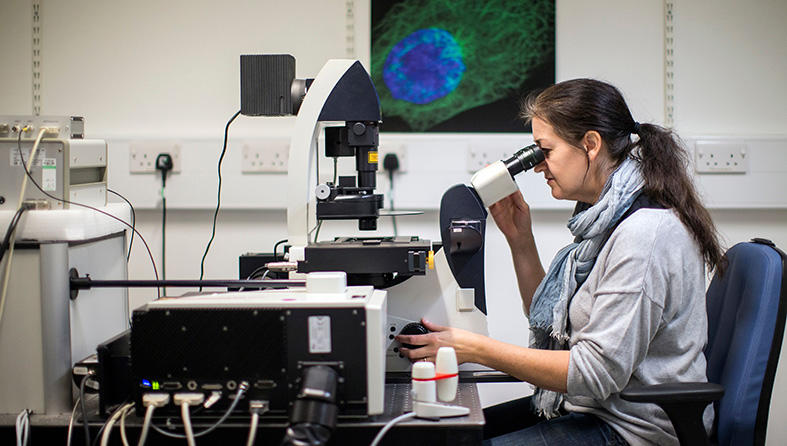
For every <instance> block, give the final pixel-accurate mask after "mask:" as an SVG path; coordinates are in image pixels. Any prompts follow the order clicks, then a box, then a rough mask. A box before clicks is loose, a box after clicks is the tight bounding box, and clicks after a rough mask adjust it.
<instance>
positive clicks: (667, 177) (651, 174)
mask: <svg viewBox="0 0 787 446" xmlns="http://www.w3.org/2000/svg"><path fill="white" fill-rule="evenodd" d="M638 134H639V140H638V141H636V142H635V143H633V144H634V147H633V149H634V150H633V155H634V157H636V158H638V159H639V161H640V166H641V169H642V176H643V177H644V178H645V186H644V188H643V192H644V193H645V194H646V195H647V196H648V197H650V198H651V199H652V200H655V201H656V202H657V203H659V204H661V205H662V206H665V207H669V208H673V209H675V211H676V212H677V213H678V216H679V217H680V220H681V222H683V224H684V225H686V227H687V228H688V229H689V231H690V232H691V234H692V236H693V237H694V240H695V241H696V242H697V244H698V245H699V247H700V250H701V251H702V256H703V259H704V260H705V263H706V264H707V265H708V266H709V267H710V268H711V269H715V270H717V271H718V272H723V270H724V269H725V268H724V261H723V254H722V248H721V245H720V243H719V237H718V233H717V231H716V228H715V226H714V224H713V220H712V219H711V216H710V213H709V212H708V210H707V209H705V207H704V206H703V205H702V203H701V202H700V199H699V195H698V194H697V191H696V189H695V187H694V183H693V182H692V179H691V177H689V174H688V167H689V166H688V154H687V151H686V150H685V149H684V148H683V145H682V144H681V142H680V140H679V139H678V137H677V135H675V134H674V133H673V132H672V131H670V130H668V129H665V128H663V127H661V126H658V125H655V124H645V123H643V124H640V125H639V133H638Z"/></svg>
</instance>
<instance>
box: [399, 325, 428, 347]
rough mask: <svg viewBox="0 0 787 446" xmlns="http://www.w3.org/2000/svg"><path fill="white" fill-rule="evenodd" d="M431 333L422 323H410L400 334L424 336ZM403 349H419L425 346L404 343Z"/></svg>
mask: <svg viewBox="0 0 787 446" xmlns="http://www.w3.org/2000/svg"><path fill="white" fill-rule="evenodd" d="M427 333H429V329H428V328H426V327H425V326H424V324H422V323H420V322H410V323H409V324H407V325H405V326H404V328H402V331H400V332H399V334H403V335H422V334H427ZM402 347H405V348H409V349H411V350H412V349H416V348H419V347H423V345H413V344H405V343H402Z"/></svg>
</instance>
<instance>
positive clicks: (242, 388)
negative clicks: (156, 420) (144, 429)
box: [150, 381, 249, 439]
mask: <svg viewBox="0 0 787 446" xmlns="http://www.w3.org/2000/svg"><path fill="white" fill-rule="evenodd" d="M248 387H249V383H247V382H246V381H243V382H242V383H240V384H239V385H238V391H237V392H236V393H235V399H233V401H232V404H230V407H229V408H228V409H227V411H226V412H224V415H222V416H221V418H219V420H218V421H216V423H214V424H213V425H212V426H210V427H208V428H206V429H205V430H203V431H200V432H196V433H195V434H194V437H195V438H196V437H202V436H203V435H208V434H209V433H211V432H213V431H214V430H215V429H216V428H217V427H219V426H221V424H222V423H224V421H225V420H226V419H227V417H229V416H230V414H231V413H232V411H233V410H235V407H237V406H238V403H239V402H240V399H241V397H242V396H243V394H244V393H245V392H246V389H248ZM150 427H152V428H153V430H155V431H156V432H158V433H160V434H161V435H164V436H166V437H170V438H180V439H183V438H186V436H185V435H183V434H175V433H172V432H167V431H165V430H164V429H162V428H160V427H158V426H156V425H155V424H153V423H152V422H151V423H150Z"/></svg>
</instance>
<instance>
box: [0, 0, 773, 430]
mask: <svg viewBox="0 0 787 446" xmlns="http://www.w3.org/2000/svg"><path fill="white" fill-rule="evenodd" d="M41 3H42V33H43V41H42V46H43V49H42V59H43V65H42V71H43V73H42V79H41V81H42V93H43V94H42V114H55V115H56V114H79V115H83V116H85V117H86V121H87V126H86V127H87V133H88V135H89V136H91V137H100V138H107V139H108V140H109V141H110V171H109V181H110V187H113V188H116V189H117V190H118V191H119V192H121V193H124V194H126V195H128V196H129V198H131V199H132V200H133V201H134V202H135V203H136V204H137V205H138V206H139V207H140V208H141V209H140V210H139V211H138V213H137V217H138V227H139V229H140V231H141V232H142V233H143V234H144V235H145V236H146V238H147V240H148V243H149V244H150V247H151V249H152V250H153V254H154V256H155V258H156V260H157V261H158V255H159V252H160V241H161V232H160V221H159V218H160V215H159V213H158V211H157V210H156V207H157V206H158V200H157V198H156V196H157V193H158V182H157V180H156V179H155V177H154V176H145V175H142V176H139V175H133V176H132V175H129V173H128V152H127V150H128V145H127V144H128V142H129V141H134V140H148V139H165V140H177V141H183V142H184V145H183V153H182V157H183V171H182V173H181V174H178V175H174V176H173V177H172V178H171V179H170V180H169V181H168V196H169V203H168V204H169V206H170V209H171V211H170V212H169V222H168V228H169V230H168V232H167V245H168V251H167V252H168V256H167V258H168V264H167V272H168V277H169V278H193V277H196V276H197V275H198V274H199V259H200V258H201V255H202V251H203V249H204V245H205V243H206V242H207V240H208V238H209V236H210V222H211V217H212V211H211V206H212V205H213V203H215V201H214V200H215V182H216V177H215V162H216V160H217V158H218V153H219V150H220V142H221V136H222V132H223V129H224V124H225V123H226V121H227V119H228V118H229V117H230V116H231V115H232V114H233V113H234V112H235V111H236V110H237V109H238V108H239V87H238V85H239V81H238V65H239V58H238V56H239V54H244V53H290V54H293V55H294V56H295V57H296V59H297V75H298V77H308V76H313V75H314V74H316V73H317V71H318V70H319V68H320V67H321V66H322V64H323V63H324V62H325V61H326V60H327V59H330V58H337V57H346V56H347V53H348V51H347V33H346V28H347V22H346V16H345V8H346V5H347V2H346V1H344V0H341V1H340V0H333V1H307V0H300V1H292V2H278V1H273V0H267V1H243V0H230V1H227V2H221V3H217V2H214V1H208V0H198V1H186V0H179V1H170V2H158V1H154V0H137V1H134V2H97V1H90V0H71V1H68V2H62V1H54V0H42V1H41ZM354 3H355V5H354V6H355V14H354V17H355V19H354V22H353V23H352V24H351V30H353V32H354V35H355V46H354V47H355V56H356V57H358V58H360V59H361V60H362V61H363V62H364V63H366V65H367V66H368V60H369V55H368V54H369V44H368V35H369V19H368V14H369V9H370V7H369V3H368V2H367V1H355V2H354ZM674 3H675V17H676V31H675V42H674V45H675V48H676V50H675V79H674V80H675V85H676V88H675V95H676V96H675V127H676V128H677V129H678V130H679V131H680V132H681V134H683V135H685V136H692V135H720V134H722V135H733V136H735V135H745V136H752V135H754V136H758V135H760V136H761V135H777V136H784V135H787V126H785V123H787V109H786V108H785V107H784V104H785V103H787V88H784V82H785V80H787V57H785V50H784V47H783V42H785V41H787V27H785V25H786V24H787V23H786V22H787V3H785V2H783V1H779V0H758V1H753V2H737V1H735V0H721V1H712V0H691V1H689V0H682V1H680V0H678V1H675V2H674ZM30 5H31V0H3V6H2V10H3V13H2V14H0V51H2V54H3V60H4V63H2V64H0V80H2V82H0V98H2V99H1V100H0V101H2V105H0V113H3V114H6V113H19V114H24V113H30V112H31V110H32V101H31V99H30V98H31V89H30V85H31V70H30V66H31V56H30V51H29V48H30V45H31V37H30V35H31V33H30V28H31V20H30V9H31V6H30ZM663 8H664V6H663V4H662V2H655V1H651V0H636V1H630V0H601V1H595V2H584V1H580V0H559V1H558V2H557V40H556V42H557V61H556V64H557V77H558V80H563V79H569V78H573V77H580V76H582V77H596V78H600V79H604V80H607V81H609V82H612V83H613V84H615V85H617V86H618V87H620V88H621V90H622V91H623V93H624V95H625V96H626V98H627V100H628V102H629V104H630V106H631V108H632V111H633V113H634V116H635V118H636V119H638V120H639V121H641V122H656V123H663V122H664V107H665V100H664V54H663V52H664V44H663V41H664V33H663V21H664V20H663ZM11 61H14V62H11ZM292 123H293V122H292V119H290V118H280V119H279V118H277V119H264V118H244V117H240V118H238V120H237V121H236V123H235V124H233V127H232V129H231V139H230V149H229V151H228V155H227V158H226V160H225V165H224V170H223V172H224V181H225V182H224V187H225V189H224V194H223V200H224V202H225V204H226V208H225V210H224V211H223V212H222V213H221V215H220V219H219V225H218V228H217V235H216V240H215V242H214V245H213V248H212V251H211V255H210V256H209V258H208V260H207V262H206V269H207V274H206V276H207V277H209V278H228V277H230V278H231V277H236V275H237V257H238V255H239V254H241V253H244V252H247V251H268V250H270V248H271V247H272V245H273V243H274V242H275V241H277V240H279V239H281V238H284V237H285V236H286V230H285V214H284V211H283V206H284V204H285V201H284V199H283V195H282V194H281V192H282V185H283V184H284V183H283V180H282V177H281V176H276V175H256V176H255V175H242V174H241V173H240V167H239V166H240V164H239V163H240V155H239V150H238V144H240V142H241V141H243V140H244V139H249V138H271V137H286V136H287V135H289V132H290V130H291V129H292ZM391 138H393V139H394V140H396V135H393V136H391ZM400 139H403V140H405V141H408V142H407V143H408V144H411V147H413V148H411V149H410V151H409V152H408V157H409V158H410V159H409V163H410V164H409V167H410V170H409V171H408V173H405V174H403V175H401V176H400V178H399V180H398V182H399V184H400V185H401V186H399V187H398V188H397V200H398V201H399V202H400V203H404V204H405V205H404V207H411V208H412V207H418V208H423V209H425V210H426V213H425V214H424V215H422V216H417V217H408V218H400V220H399V228H400V233H405V234H415V235H419V236H422V237H424V238H429V239H435V240H436V239H438V238H439V234H438V230H437V222H436V220H437V214H436V211H435V209H436V207H437V202H438V200H439V196H440V194H441V193H442V190H444V189H445V187H447V186H448V185H450V184H453V183H457V182H463V181H466V180H467V178H468V177H469V174H468V172H467V171H466V169H465V167H464V161H463V159H464V158H463V157H464V156H465V154H464V152H465V150H466V149H467V148H468V147H469V146H470V145H473V144H487V145H490V147H497V146H506V147H509V146H510V147H514V145H515V144H518V143H520V142H522V141H526V140H527V139H528V136H527V135H505V136H490V135H459V136H457V135H438V136H427V137H424V138H423V139H421V140H420V141H413V140H411V139H409V140H408V139H407V137H401V138H400ZM383 141H385V140H383ZM397 141H398V140H397ZM446 154H451V155H452V156H445V155H446ZM456 154H458V156H455V155H456ZM437 160H440V161H441V162H440V163H439V165H440V166H441V167H440V168H439V169H437V170H435V168H434V165H435V164H436V163H435V161H437ZM777 161H778V164H780V165H781V166H782V167H783V166H785V165H787V155H782V157H781V158H780V159H779V160H777ZM532 177H533V178H530V177H528V179H523V180H522V181H521V182H520V184H521V185H522V188H523V190H524V191H525V195H526V197H528V199H529V200H531V202H532V203H533V207H534V225H535V233H536V236H537V238H538V247H539V251H540V253H541V259H542V262H544V263H548V262H549V260H550V259H551V258H552V256H553V255H554V253H555V252H556V251H557V250H558V249H559V248H560V247H561V246H563V245H564V244H566V243H567V242H569V239H570V235H569V234H568V232H567V230H566V229H565V222H566V220H567V218H568V215H569V212H570V211H569V208H570V205H569V204H566V203H557V202H554V200H551V199H550V198H549V197H548V192H547V190H546V187H545V186H544V185H543V183H542V182H541V181H536V179H535V176H532ZM381 186H382V188H381V189H382V190H385V188H386V187H387V184H386V183H385V182H384V181H383V182H381ZM751 193H752V194H756V193H757V190H756V188H754V189H753V190H752V191H751ZM712 214H713V217H714V219H715V221H716V223H717V225H718V227H719V230H720V231H721V233H722V234H723V235H724V237H725V238H726V239H727V240H728V241H729V244H732V243H734V242H737V241H741V240H746V239H748V238H750V237H752V236H762V237H768V238H771V239H772V240H774V241H775V242H776V243H777V244H779V245H781V246H782V247H785V246H787V210H785V209H784V208H777V209H770V210H768V209H750V210H742V209H728V210H721V209H719V210H714V211H713V212H712ZM380 226H381V229H380V231H379V232H380V233H390V226H389V223H387V222H381V224H380ZM353 232H354V229H353V225H352V224H351V223H331V222H329V223H326V224H325V225H324V227H323V229H322V234H321V238H322V237H331V236H333V235H340V234H341V235H348V234H349V233H353ZM141 248H142V247H141V245H139V244H137V243H136V242H135V248H134V253H133V255H132V259H131V263H130V265H129V270H130V277H132V278H150V277H151V274H152V272H151V269H150V265H149V260H147V258H146V254H145V253H144V250H143V249H141ZM488 250H489V251H488V252H489V253H490V255H488V256H487V271H488V281H487V282H488V283H487V286H488V290H489V292H488V299H489V303H490V305H489V308H490V310H489V312H490V314H489V318H490V327H491V331H492V335H493V336H494V337H497V338H500V339H502V340H504V341H508V342H512V343H517V344H521V345H526V342H527V328H526V327H527V322H526V320H525V319H524V317H523V316H522V313H521V307H520V305H519V300H518V297H517V294H516V287H515V281H514V278H513V271H512V267H511V261H510V257H509V256H508V255H507V248H506V247H505V244H504V241H503V239H502V236H501V235H500V234H499V232H498V231H496V229H495V228H494V227H491V228H490V233H489V238H488ZM131 296H132V302H133V303H134V304H139V303H141V302H144V301H145V300H147V299H149V298H151V297H152V293H151V292H150V291H144V290H133V292H132V293H131ZM785 356H787V355H785ZM782 369H784V367H782ZM783 375H784V373H781V372H780V374H779V375H778V376H777V381H778V383H777V389H776V391H775V396H774V401H775V406H774V408H775V409H774V411H773V412H772V420H773V419H778V418H774V417H778V416H779V414H784V413H787V407H785V406H787V403H785V402H784V401H785V398H784V397H785V390H787V378H786V377H784V376H783ZM527 391H528V389H527V388H526V387H525V386H518V387H516V388H514V389H511V388H510V387H508V386H504V387H498V388H491V389H490V388H488V387H486V388H484V389H483V395H482V396H483V398H484V401H485V402H487V403H489V402H493V401H500V400H503V399H505V398H510V397H513V396H515V395H516V394H523V393H526V392H527ZM777 406H778V407H777ZM782 418H783V416H782ZM785 440H787V427H785V426H783V423H777V422H772V423H771V424H770V430H769V444H780V443H783V442H784V441H785Z"/></svg>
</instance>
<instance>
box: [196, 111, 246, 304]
mask: <svg viewBox="0 0 787 446" xmlns="http://www.w3.org/2000/svg"><path fill="white" fill-rule="evenodd" d="M238 115H240V110H238V111H237V112H236V113H235V114H234V115H232V118H230V120H229V121H227V125H226V126H225V127H224V145H223V147H222V149H221V155H220V156H219V165H218V171H219V187H218V191H217V192H216V211H215V212H214V213H213V229H212V230H211V233H210V240H208V246H206V247H205V254H203V255H202V262H200V266H199V280H202V278H203V277H204V276H205V258H206V257H208V251H210V245H211V243H213V239H214V238H215V237H216V219H217V218H218V216H219V208H220V207H221V162H222V161H223V160H224V154H225V153H226V152H227V134H228V133H229V131H230V124H232V121H234V120H235V118H237V117H238ZM199 290H200V291H202V287H200V288H199Z"/></svg>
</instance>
